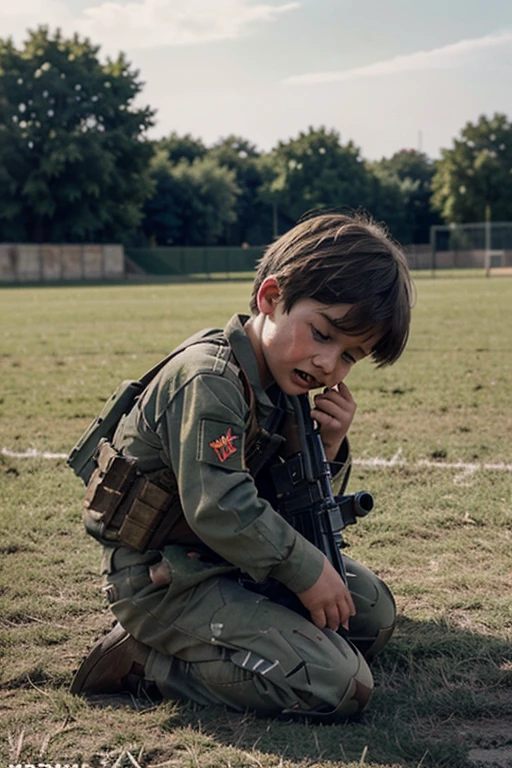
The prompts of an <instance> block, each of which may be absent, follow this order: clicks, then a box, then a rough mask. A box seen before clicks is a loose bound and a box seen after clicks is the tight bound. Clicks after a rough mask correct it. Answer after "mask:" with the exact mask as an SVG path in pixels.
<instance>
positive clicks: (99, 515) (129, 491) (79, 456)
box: [68, 330, 284, 552]
mask: <svg viewBox="0 0 512 768" xmlns="http://www.w3.org/2000/svg"><path fill="white" fill-rule="evenodd" d="M200 343H210V344H211V343H213V344H217V345H219V346H226V345H228V341H227V339H226V338H225V337H224V336H223V335H221V334H220V333H219V334H217V335H212V331H208V330H206V331H200V332H199V333H197V334H195V335H194V336H192V337H191V338H189V339H187V340H186V341H185V342H183V343H182V344H180V345H179V346H178V347H177V348H176V349H175V350H173V352H171V353H170V355H168V356H167V357H166V358H164V359H163V360H161V361H160V362H159V363H158V364H157V365H156V366H154V368H152V369H151V370H150V371H148V372H147V373H146V374H144V376H142V378H141V379H140V380H138V381H124V382H123V383H122V384H121V385H120V386H119V387H118V389H117V390H116V391H115V392H114V393H113V395H112V396H111V397H110V398H109V399H108V400H107V402H106V403H105V405H104V407H103V409H102V411H101V413H100V415H99V416H98V417H97V418H96V419H95V420H94V421H93V422H92V424H91V425H90V426H89V428H88V429H87V430H86V431H85V433H84V434H83V435H82V437H81V438H80V440H79V441H78V442H77V444H76V445H75V446H74V448H73V449H72V451H71V453H70V455H69V458H68V464H69V465H70V466H71V467H72V468H73V470H74V471H75V473H76V474H77V475H78V476H79V477H81V478H82V479H83V480H84V482H85V483H86V485H87V489H86V493H85V498H84V501H83V520H84V524H85V528H86V530H87V532H88V533H89V534H90V535H91V536H93V537H94V538H95V539H97V540H98V541H100V542H101V543H102V544H108V545H114V546H115V545H119V546H128V547H131V548H132V549H135V550H137V551H139V552H145V551H146V550H147V549H161V548H162V547H163V546H165V545H166V544H169V543H171V542H172V543H182V544H184V545H191V546H201V545H202V542H201V541H200V540H199V539H198V537H197V536H196V535H195V534H194V533H193V531H192V530H191V529H190V527H189V525H188V523H187V521H186V519H185V516H184V514H183V509H182V506H181V502H180V497H179V492H178V484H177V480H176V476H175V474H174V472H173V471H172V469H171V468H170V467H169V468H164V469H162V470H157V471H156V472H150V473H144V472H141V471H140V469H138V467H137V462H136V461H135V460H134V459H132V458H130V457H127V456H124V455H123V454H122V453H120V452H119V451H118V450H117V449H116V448H115V447H114V445H113V444H112V441H113V438H114V434H115V431H116V428H117V426H118V424H119V422H120V420H121V418H122V417H123V416H124V415H125V414H127V413H128V412H129V411H130V410H131V409H132V408H133V407H135V405H136V404H137V402H138V400H139V399H140V397H141V395H142V394H143V393H144V391H145V390H146V388H147V386H148V385H149V383H150V382H151V381H152V380H153V379H154V378H155V376H156V375H157V374H158V373H159V372H160V371H161V370H162V369H163V367H164V366H165V365H166V364H167V363H168V362H169V361H170V360H172V359H173V358H174V357H175V356H176V355H178V354H179V353H180V352H182V351H183V350H185V349H187V348H188V347H190V346H193V345H196V344H200ZM230 360H231V362H233V363H234V364H235V365H236V367H237V368H238V370H239V376H240V380H241V382H242V386H243V390H244V396H245V399H246V402H247V405H248V408H249V416H248V421H247V426H246V429H245V463H246V466H247V468H248V470H249V472H250V474H251V475H252V476H253V477H254V478H256V476H257V475H258V473H259V472H260V470H261V469H262V467H263V466H265V464H267V462H269V461H270V460H271V459H272V457H273V456H274V455H275V454H276V453H277V451H278V450H279V448H280V446H281V445H282V444H283V442H284V437H282V436H281V435H279V434H277V432H273V431H270V432H269V431H267V430H265V429H263V428H262V427H260V426H259V425H258V423H257V419H256V408H255V400H254V393H253V390H252V387H251V384H250V381H249V378H248V376H247V374H246V373H245V371H244V370H243V368H242V367H241V365H240V364H239V362H238V361H237V360H236V358H235V355H234V353H233V350H231V353H230Z"/></svg>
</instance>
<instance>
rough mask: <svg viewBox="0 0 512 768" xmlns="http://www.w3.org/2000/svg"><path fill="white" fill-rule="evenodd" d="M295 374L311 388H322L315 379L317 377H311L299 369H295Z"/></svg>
mask: <svg viewBox="0 0 512 768" xmlns="http://www.w3.org/2000/svg"><path fill="white" fill-rule="evenodd" d="M295 373H296V374H297V376H298V377H299V378H300V379H302V381H303V382H304V383H305V384H307V385H308V386H309V387H311V388H314V387H319V386H320V384H319V383H318V381H317V380H316V379H315V377H314V376H311V375H310V374H309V373H306V371H300V370H299V369H298V368H295Z"/></svg>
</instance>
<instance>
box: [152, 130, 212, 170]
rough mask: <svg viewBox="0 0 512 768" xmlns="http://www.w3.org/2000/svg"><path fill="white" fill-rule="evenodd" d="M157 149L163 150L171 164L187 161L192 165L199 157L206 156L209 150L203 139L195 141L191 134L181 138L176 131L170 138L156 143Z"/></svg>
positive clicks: (167, 137)
mask: <svg viewBox="0 0 512 768" xmlns="http://www.w3.org/2000/svg"><path fill="white" fill-rule="evenodd" d="M155 149H156V151H158V150H163V151H164V152H165V153H166V154H167V157H168V158H169V160H170V161H171V163H173V164H174V163H179V161H180V160H187V161H188V162H189V163H192V162H193V161H194V160H195V159H196V158H197V157H198V158H201V157H204V156H205V155H206V152H207V149H206V147H205V145H204V144H203V142H202V141H201V139H195V138H194V137H193V136H191V134H190V133H186V134H185V135H184V136H180V135H179V134H177V133H176V131H172V133H171V134H170V135H169V136H166V137H165V138H163V139H160V140H159V141H156V142H155Z"/></svg>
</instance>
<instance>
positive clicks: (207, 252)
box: [125, 245, 266, 279]
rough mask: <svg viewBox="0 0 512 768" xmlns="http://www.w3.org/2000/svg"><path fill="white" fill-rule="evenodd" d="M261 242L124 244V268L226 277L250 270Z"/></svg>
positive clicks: (257, 257) (155, 273)
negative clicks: (161, 245) (247, 244)
mask: <svg viewBox="0 0 512 768" xmlns="http://www.w3.org/2000/svg"><path fill="white" fill-rule="evenodd" d="M265 247H266V246H264V245H261V246H253V247H247V248H231V247H225V248H219V247H204V248H185V247H183V248H126V249H125V255H126V258H127V268H128V270H130V268H132V270H133V271H140V272H143V273H145V274H149V275H169V276H171V275H174V276H180V275H183V276H194V275H195V276H198V277H207V278H208V277H226V278H228V279H229V278H230V277H231V276H233V275H237V274H238V275H240V274H241V273H253V272H254V270H255V268H256V265H257V263H258V261H259V259H260V258H261V257H262V255H263V252H264V250H265Z"/></svg>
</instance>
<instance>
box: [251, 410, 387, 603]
mask: <svg viewBox="0 0 512 768" xmlns="http://www.w3.org/2000/svg"><path fill="white" fill-rule="evenodd" d="M292 401H293V407H294V410H295V419H296V424H297V430H298V438H299V445H300V450H299V452H298V453H295V454H294V455H292V456H291V457H290V458H288V459H286V460H285V461H282V462H281V463H279V464H276V465H274V466H273V467H272V468H271V470H270V471H271V475H272V478H273V481H274V486H275V489H276V491H277V497H278V503H277V511H278V512H279V513H280V514H281V515H282V516H283V517H284V518H285V520H287V521H288V522H289V523H290V525H292V526H293V528H295V530H297V531H298V532H299V533H301V534H302V535H303V536H304V538H306V539H308V541H310V542H311V543H312V544H314V545H315V546H316V547H317V548H318V549H319V550H320V551H321V552H323V553H324V555H325V556H326V557H327V559H328V560H329V562H330V563H331V565H332V566H333V567H334V568H335V569H336V571H337V572H338V573H339V575H340V576H341V578H342V579H343V581H344V583H345V586H347V588H348V582H347V574H346V571H345V565H344V563H343V558H342V556H341V549H342V547H343V546H346V544H345V543H344V541H343V536H342V531H343V530H344V528H345V527H346V526H347V525H353V524H354V523H356V522H357V519H358V518H359V517H365V516H366V515H368V514H369V513H370V512H371V511H372V509H373V496H372V495H371V493H369V492H368V491H359V492H358V493H355V494H346V495H342V496H335V495H334V492H333V489H332V475H331V469H330V466H329V462H328V461H327V458H326V456H325V451H324V446H323V443H322V439H321V437H320V429H319V427H318V425H316V424H315V422H314V420H313V419H312V417H311V405H310V402H309V397H308V395H298V396H296V397H293V398H292ZM243 584H244V586H246V587H247V588H249V589H254V591H257V592H260V593H262V594H265V595H266V596H267V597H269V598H270V599H271V600H274V602H278V603H280V604H282V605H286V607H288V608H291V609H292V610H295V611H297V612H298V613H301V614H302V615H304V616H306V618H309V613H308V611H307V610H306V609H305V607H304V606H303V605H302V603H301V602H300V600H299V599H298V597H297V596H296V595H295V594H294V593H293V592H291V591H290V590H289V589H288V588H287V587H285V586H284V585H283V584H281V583H280V582H278V581H276V580H275V579H267V580H266V581H264V582H263V583H260V584H256V583H255V582H250V581H249V580H246V579H244V580H243Z"/></svg>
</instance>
